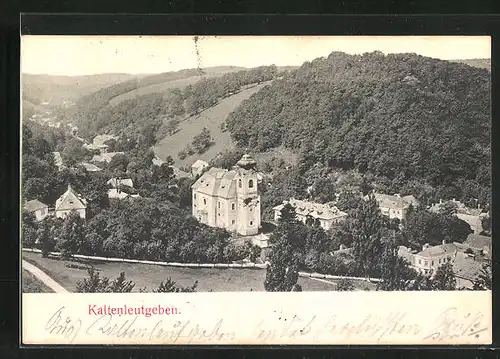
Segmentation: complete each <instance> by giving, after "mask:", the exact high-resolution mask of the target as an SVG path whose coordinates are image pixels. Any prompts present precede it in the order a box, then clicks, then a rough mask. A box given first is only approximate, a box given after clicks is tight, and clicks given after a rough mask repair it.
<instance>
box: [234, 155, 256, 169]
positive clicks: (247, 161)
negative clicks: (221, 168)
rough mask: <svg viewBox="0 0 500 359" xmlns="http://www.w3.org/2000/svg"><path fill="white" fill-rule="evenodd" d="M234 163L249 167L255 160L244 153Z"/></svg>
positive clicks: (254, 163)
mask: <svg viewBox="0 0 500 359" xmlns="http://www.w3.org/2000/svg"><path fill="white" fill-rule="evenodd" d="M236 164H237V165H238V166H239V167H242V168H251V167H254V166H255V165H256V164H257V162H255V160H254V159H253V158H252V157H251V156H250V155H248V154H244V155H243V157H241V159H240V160H239V161H238V162H237V163H236Z"/></svg>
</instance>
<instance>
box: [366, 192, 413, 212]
mask: <svg viewBox="0 0 500 359" xmlns="http://www.w3.org/2000/svg"><path fill="white" fill-rule="evenodd" d="M373 195H374V197H375V199H376V200H377V202H378V204H379V206H381V207H386V208H395V209H405V208H408V207H409V206H410V204H412V205H415V204H418V201H417V199H416V198H415V197H413V196H405V197H401V196H399V195H393V196H391V195H388V194H382V193H374V194H373Z"/></svg>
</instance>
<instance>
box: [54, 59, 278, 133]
mask: <svg viewBox="0 0 500 359" xmlns="http://www.w3.org/2000/svg"><path fill="white" fill-rule="evenodd" d="M202 73H203V72H202V70H199V69H193V70H182V71H178V72H174V73H166V74H163V75H162V76H161V81H163V82H165V81H173V80H176V79H182V78H185V77H187V76H197V75H201V74H202ZM277 73H278V69H277V67H276V66H263V67H257V68H254V69H250V70H242V71H236V72H230V73H226V74H224V75H222V76H218V77H206V78H201V79H200V80H199V81H197V82H196V83H195V84H192V85H188V86H185V87H181V88H172V89H169V90H168V91H164V92H154V93H149V94H145V95H142V96H137V97H136V98H133V99H128V100H123V101H121V102H119V103H117V104H115V105H112V104H110V101H111V100H112V99H113V98H115V97H117V96H119V95H121V94H123V93H126V92H129V91H132V90H134V89H136V88H138V87H140V86H144V81H146V80H147V79H148V77H147V78H145V79H142V80H140V81H136V80H133V81H127V82H123V83H120V84H116V85H113V86H110V87H106V88H104V89H102V90H100V91H97V92H95V93H93V94H91V95H88V96H84V97H82V98H81V99H80V100H79V101H78V102H77V104H76V106H75V107H74V108H73V109H72V110H71V111H67V112H65V113H63V114H59V117H60V118H62V119H63V121H64V122H71V123H73V124H74V125H76V126H77V127H78V128H79V135H80V136H82V137H84V138H88V139H91V138H92V137H93V136H95V135H97V134H101V133H114V134H118V135H119V134H121V133H130V132H137V131H141V130H144V129H145V128H148V129H149V130H150V131H151V132H154V133H155V134H156V140H159V139H161V138H162V137H165V136H167V135H168V134H169V133H172V131H175V124H176V123H178V121H179V120H181V119H183V118H185V117H186V116H190V115H192V114H197V113H199V112H201V111H203V110H204V109H207V108H209V107H211V106H213V105H215V104H217V102H218V101H220V100H221V99H222V98H224V97H227V96H230V95H231V94H232V93H234V92H237V91H239V90H240V89H241V88H242V87H244V86H247V85H252V84H258V83H261V82H264V81H268V80H271V79H273V78H274V77H275V75H276V74H277ZM154 79H155V81H159V80H158V75H157V76H155V77H154Z"/></svg>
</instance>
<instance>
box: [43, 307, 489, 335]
mask: <svg viewBox="0 0 500 359" xmlns="http://www.w3.org/2000/svg"><path fill="white" fill-rule="evenodd" d="M67 313H68V312H67V310H66V307H64V306H62V307H60V308H59V309H58V310H57V311H56V312H55V313H52V314H51V315H50V316H49V319H48V320H47V322H46V324H45V331H46V334H47V336H48V337H50V338H54V339H56V341H57V342H66V343H78V342H82V343H83V342H85V343H89V342H92V341H96V342H103V341H104V342H110V343H123V344H126V343H130V342H134V343H138V342H139V343H143V344H148V343H162V344H191V343H193V344H198V343H205V344H210V343H213V344H218V343H227V344H231V343H235V344H242V343H252V344H256V343H262V344H272V343H290V344H293V343H295V342H300V343H326V342H329V343H338V344H342V343H343V342H348V343H355V342H356V341H359V342H360V343H368V342H370V343H373V344H379V343H390V342H394V343H396V342H397V343H401V341H402V340H408V342H422V343H428V344H432V343H435V344H443V343H446V342H449V341H453V340H460V339H463V338H479V335H480V333H482V332H485V331H487V330H488V329H489V327H488V325H489V324H488V320H487V319H488V318H487V317H486V316H485V315H484V314H483V313H481V312H468V311H463V310H459V309H458V308H456V307H450V308H447V309H446V310H444V311H443V312H441V313H440V314H439V315H438V316H437V318H435V319H433V318H431V320H430V321H428V322H427V323H423V324H421V323H415V322H414V321H413V322H412V321H411V320H410V319H409V315H408V313H407V312H398V311H395V312H390V313H386V314H382V315H380V314H379V315H376V314H367V315H366V316H364V317H362V318H361V319H357V320H352V321H349V320H345V318H343V317H340V316H338V315H330V316H326V317H322V316H318V315H310V316H307V315H306V316H302V315H298V314H294V315H291V316H288V317H285V316H281V315H280V316H279V317H276V315H273V314H270V315H263V318H264V319H261V320H257V321H256V322H255V324H253V323H240V325H238V326H237V327H235V325H234V324H233V325H229V324H228V323H227V322H226V321H225V319H224V318H214V319H213V320H212V319H210V320H209V319H208V318H201V320H199V321H195V320H193V319H191V318H190V319H186V320H179V319H178V318H175V319H171V317H168V318H162V319H158V318H157V317H156V318H155V317H151V318H144V317H139V316H116V315H115V316H113V315H102V316H99V317H73V316H71V315H69V314H67ZM203 319H204V320H203ZM233 323H234V322H233ZM429 323H431V324H430V325H429Z"/></svg>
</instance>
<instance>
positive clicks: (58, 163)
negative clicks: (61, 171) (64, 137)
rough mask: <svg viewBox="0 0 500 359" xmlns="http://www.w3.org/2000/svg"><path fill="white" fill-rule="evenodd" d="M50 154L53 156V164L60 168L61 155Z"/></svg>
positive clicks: (61, 163) (57, 153)
mask: <svg viewBox="0 0 500 359" xmlns="http://www.w3.org/2000/svg"><path fill="white" fill-rule="evenodd" d="M52 154H53V155H54V162H55V164H56V166H57V167H61V166H62V165H63V159H62V157H61V153H59V152H52Z"/></svg>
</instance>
